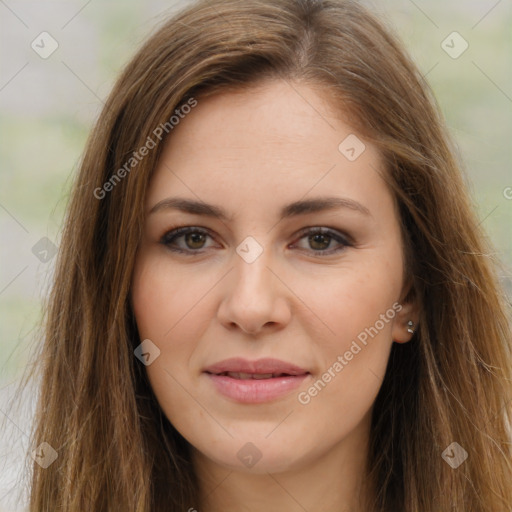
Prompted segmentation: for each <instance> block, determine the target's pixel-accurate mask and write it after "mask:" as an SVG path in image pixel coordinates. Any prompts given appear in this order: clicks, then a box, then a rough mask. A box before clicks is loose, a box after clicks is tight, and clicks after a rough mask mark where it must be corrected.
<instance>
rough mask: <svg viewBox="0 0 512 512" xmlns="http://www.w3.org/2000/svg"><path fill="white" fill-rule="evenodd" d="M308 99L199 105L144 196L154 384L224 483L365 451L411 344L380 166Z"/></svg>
mask: <svg viewBox="0 0 512 512" xmlns="http://www.w3.org/2000/svg"><path fill="white" fill-rule="evenodd" d="M318 90H319V89H318ZM318 90H314V89H312V88H310V87H308V86H305V85H301V84H298V83H294V84H293V88H292V87H291V86H290V85H289V84H288V83H286V82H283V81H272V82H267V83H265V84H264V85H260V86H259V87H257V88H253V89H251V90H246V91H244V92H239V93H236V94H235V93H225V94H219V95H216V96H212V97H209V98H206V99H200V98H198V105H197V106H196V107H195V108H194V109H193V110H192V112H191V113H190V114H188V116H186V117H185V118H184V119H182V120H181V121H180V123H179V125H178V126H176V127H175V128H174V130H173V132H172V136H171V137H170V138H169V140H168V142H167V145H166V147H165V150H164V152H163V154H162V157H161V159H160V162H159V165H158V167H157V169H156V171H155V173H154V175H153V177H152V181H151V183H150V186H149V191H148V194H147V202H146V207H147V212H148V215H147V221H146V225H145V232H144V237H143V241H142V245H141V247H140V251H139V252H138V255H137V261H136V266H135V271H134V275H133V287H132V303H133V308H134V313H135V316H136V320H137V325H138V329H139V334H140V339H141V341H142V340H150V342H148V341H146V342H145V343H144V344H143V347H144V350H143V352H144V353H148V354H149V355H148V356H145V362H146V369H147V372H148V376H149V379H150V382H151V385H152V387H153V389H154V392H155V394H156V397H157V399H158V402H159V404H160V406H161V407H162V409H163V411H164V413H165V414H166V416H167V417H168V419H169V420H170V422H171V423H172V424H173V425H174V426H175V428H176V429H177V430H178V431H179V432H180V433H181V434H182V435H183V436H184V437H185V438H186V439H187V440H188V441H189V442H190V443H191V445H192V446H193V447H194V448H195V449H196V450H197V451H195V453H196V454H197V455H198V456H199V457H202V458H203V459H204V460H209V461H210V462H213V463H216V464H218V465H221V466H223V467H225V468H228V469H238V470H244V471H253V472H258V473H263V472H278V471H285V470H292V469H297V468H299V467H300V466H301V465H303V464H311V463H313V462H314V461H318V460H320V459H321V458H322V457H323V456H325V455H326V454H328V453H331V454H332V453H336V452H337V451H338V452H340V453H342V452H345V453H347V452H346V450H347V448H348V447H350V446H352V447H357V450H359V449H363V448H362V447H364V442H365V440H366V439H367V438H368V433H369V420H370V412H371V408H372V405H373V402H374V400H375V397H376V395H377V393H378V391H379V388H380V386H381V383H382V379H383V376H384V373H385V370H386V364H387V361H388V357H389V352H390V349H391V344H392V342H393V340H395V341H398V342H405V341H408V340H409V338H410V336H411V335H410V334H408V332H407V327H408V326H407V321H408V320H409V319H410V318H411V314H412V310H411V306H410V305H407V304H402V303H401V299H402V298H403V297H404V295H405V292H406V291H407V290H405V289H403V284H404V283H403V279H402V278H403V264H404V262H403V255H402V243H401V236H400V228H399V221H398V217H397V211H396V209H395V206H394V202H393V199H392V196H391V194H390V192H389V191H388V189H387V188H386V186H385V184H384V181H383V179H382V178H381V177H380V175H379V172H380V171H381V170H382V162H381V159H380V156H379V154H378V153H377V151H376V149H375V148H374V147H373V146H372V145H371V144H369V143H368V142H365V141H364V140H362V137H360V136H359V135H357V134H356V133H355V132H354V130H353V129H352V128H351V127H350V126H349V125H347V124H346V123H345V122H344V121H343V120H342V119H340V116H339V115H335V113H334V111H333V110H331V109H330V108H329V106H328V105H327V104H326V103H325V102H324V100H323V99H322V98H323V96H322V95H321V93H319V92H316V91H318ZM363 144H364V146H363ZM177 199H179V200H180V201H181V203H178V202H177V201H176V200H177ZM323 202H325V204H326V205H329V203H330V204H331V206H330V207H327V206H326V205H323ZM196 203H201V204H203V203H204V204H208V205H210V206H211V207H210V208H207V207H205V206H201V205H198V204H196ZM187 205H188V207H187ZM214 212H215V214H214ZM219 213H222V214H223V215H224V217H222V216H219V215H218V214H219ZM185 227H186V228H187V229H188V230H189V231H188V232H185V233H179V234H177V235H176V234H175V233H173V230H175V229H176V228H185ZM321 231H323V233H322V232H321ZM232 358H241V359H243V360H245V361H242V362H241V361H240V360H239V361H234V362H233V361H232V362H231V365H230V363H229V362H228V363H223V362H224V361H226V360H228V359H232ZM266 358H271V359H274V360H278V361H277V362H276V361H273V362H272V361H270V362H269V361H267V362H265V361H263V362H261V361H260V360H262V359H266ZM223 371H224V372H227V371H230V372H231V373H230V374H222V372H223ZM280 374H283V375H281V376H279V375H280ZM253 377H255V378H253ZM258 377H259V378H258ZM355 449H356V448H354V450H355Z"/></svg>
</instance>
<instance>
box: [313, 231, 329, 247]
mask: <svg viewBox="0 0 512 512" xmlns="http://www.w3.org/2000/svg"><path fill="white" fill-rule="evenodd" d="M326 237H327V238H329V235H324V234H322V233H317V234H315V235H312V236H310V237H309V240H310V242H313V245H314V244H315V243H316V242H318V241H319V239H320V244H322V242H321V240H322V239H323V240H324V245H329V242H327V243H326V242H325V238H326ZM320 249H325V247H320Z"/></svg>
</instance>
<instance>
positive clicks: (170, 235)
mask: <svg viewBox="0 0 512 512" xmlns="http://www.w3.org/2000/svg"><path fill="white" fill-rule="evenodd" d="M190 233H199V234H201V235H206V236H209V237H210V238H213V237H212V236H211V235H210V233H209V232H208V231H206V230H204V229H202V228H196V227H192V226H190V227H181V228H176V229H172V230H170V231H167V232H166V233H165V234H164V235H163V236H162V238H161V239H160V243H161V244H163V245H165V246H166V247H167V248H168V249H169V250H170V251H173V252H177V253H181V254H185V255H187V256H193V255H194V254H202V253H203V252H204V250H202V249H198V250H193V249H187V250H186V249H180V248H177V247H172V246H171V243H172V242H175V241H176V240H177V239H178V238H181V237H182V236H184V235H187V234H190ZM318 234H320V235H328V236H329V237H330V238H331V239H332V240H335V241H336V242H338V243H340V244H341V247H339V248H337V249H334V250H333V249H324V250H320V251H315V250H313V251H312V252H313V253H314V254H315V255H330V254H335V253H338V252H341V251H343V250H344V249H345V248H346V247H352V245H353V244H352V243H351V242H350V241H349V239H348V237H347V236H343V235H342V234H340V233H339V232H338V231H334V230H332V229H329V228H319V227H318V228H306V229H304V230H302V231H301V232H300V238H299V240H302V239H303V238H305V237H306V236H314V235H318Z"/></svg>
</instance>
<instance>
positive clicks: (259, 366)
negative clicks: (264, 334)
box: [203, 357, 309, 375]
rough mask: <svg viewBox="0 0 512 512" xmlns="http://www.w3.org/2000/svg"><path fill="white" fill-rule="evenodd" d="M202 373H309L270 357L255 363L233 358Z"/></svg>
mask: <svg viewBox="0 0 512 512" xmlns="http://www.w3.org/2000/svg"><path fill="white" fill-rule="evenodd" d="M203 371H205V372H207V373H223V372H237V373H287V374H288V375H304V374H306V373H309V372H308V370H305V369H304V368H301V367H300V366H297V365H295V364H292V363H287V362H286V361H281V360H280V359H273V358H270V357H265V358H263V359H257V360H255V361H249V360H248V359H243V358H242V357H233V358H231V359H224V360H223V361H219V362H218V363H215V364H213V365H211V366H208V367H207V368H205V369H204V370H203Z"/></svg>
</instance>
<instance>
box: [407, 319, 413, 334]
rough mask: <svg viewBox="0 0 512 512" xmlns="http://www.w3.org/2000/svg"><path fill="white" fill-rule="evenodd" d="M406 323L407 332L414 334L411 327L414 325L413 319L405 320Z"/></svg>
mask: <svg viewBox="0 0 512 512" xmlns="http://www.w3.org/2000/svg"><path fill="white" fill-rule="evenodd" d="M407 325H408V328H407V332H408V333H411V334H414V329H413V328H412V326H413V325H414V323H413V321H412V320H409V321H408V322H407Z"/></svg>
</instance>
